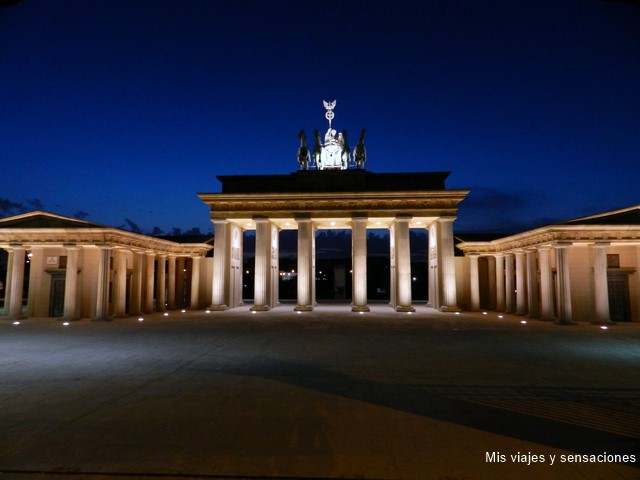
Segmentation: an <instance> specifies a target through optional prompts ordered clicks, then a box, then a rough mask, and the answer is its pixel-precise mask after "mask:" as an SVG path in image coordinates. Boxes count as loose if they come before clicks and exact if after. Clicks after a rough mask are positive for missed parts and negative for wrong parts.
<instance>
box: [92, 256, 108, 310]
mask: <svg viewBox="0 0 640 480" xmlns="http://www.w3.org/2000/svg"><path fill="white" fill-rule="evenodd" d="M98 249H99V257H98V279H97V280H98V281H97V282H96V286H97V291H96V316H95V317H94V318H93V321H96V322H105V321H109V320H111V317H109V274H110V268H109V267H110V262H111V247H107V246H104V245H101V246H99V247H98Z"/></svg>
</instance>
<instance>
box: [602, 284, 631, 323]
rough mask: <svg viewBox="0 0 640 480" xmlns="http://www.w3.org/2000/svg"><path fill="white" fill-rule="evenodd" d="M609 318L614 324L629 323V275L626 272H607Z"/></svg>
mask: <svg viewBox="0 0 640 480" xmlns="http://www.w3.org/2000/svg"><path fill="white" fill-rule="evenodd" d="M607 284H608V289H609V316H610V317H611V320H612V321H614V322H629V321H631V308H630V305H629V275H628V273H627V272H609V273H608V275H607Z"/></svg>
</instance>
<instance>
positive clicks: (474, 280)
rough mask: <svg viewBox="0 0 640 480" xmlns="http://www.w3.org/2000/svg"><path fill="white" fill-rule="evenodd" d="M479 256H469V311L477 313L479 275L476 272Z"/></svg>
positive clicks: (478, 308)
mask: <svg viewBox="0 0 640 480" xmlns="http://www.w3.org/2000/svg"><path fill="white" fill-rule="evenodd" d="M479 258H480V255H476V254H471V255H469V283H470V285H469V288H470V300H471V302H470V306H469V308H470V310H471V311H472V312H477V311H478V310H480V275H479V272H478V259H479Z"/></svg>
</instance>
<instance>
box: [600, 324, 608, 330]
mask: <svg viewBox="0 0 640 480" xmlns="http://www.w3.org/2000/svg"><path fill="white" fill-rule="evenodd" d="M600 328H601V329H602V330H609V327H607V326H606V325H601V326H600Z"/></svg>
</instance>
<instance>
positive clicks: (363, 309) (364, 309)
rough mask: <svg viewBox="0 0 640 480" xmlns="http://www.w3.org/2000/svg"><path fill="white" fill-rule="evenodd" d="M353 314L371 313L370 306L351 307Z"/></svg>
mask: <svg viewBox="0 0 640 480" xmlns="http://www.w3.org/2000/svg"><path fill="white" fill-rule="evenodd" d="M351 311H352V312H370V311H371V309H370V308H369V305H351Z"/></svg>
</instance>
